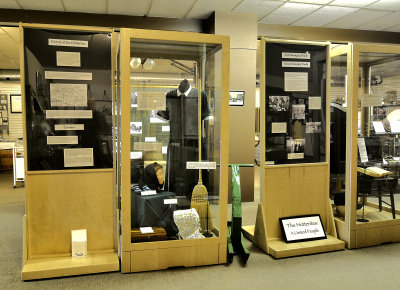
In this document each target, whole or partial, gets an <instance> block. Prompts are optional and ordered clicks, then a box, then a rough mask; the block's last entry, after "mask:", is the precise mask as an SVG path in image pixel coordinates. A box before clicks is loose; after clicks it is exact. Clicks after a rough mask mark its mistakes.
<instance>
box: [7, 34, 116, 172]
mask: <svg viewBox="0 0 400 290" xmlns="http://www.w3.org/2000/svg"><path fill="white" fill-rule="evenodd" d="M24 45H25V48H24V50H25V84H24V85H25V92H26V100H25V102H26V124H27V128H28V130H27V144H28V146H27V147H28V148H27V153H28V154H27V156H28V170H60V169H77V168H112V167H113V158H112V150H113V135H112V110H113V109H112V108H113V107H112V87H111V84H112V82H111V34H106V33H91V32H84V33H79V32H71V31H69V32H67V31H56V30H42V29H29V28H25V29H24ZM3 109H4V108H3Z"/></svg>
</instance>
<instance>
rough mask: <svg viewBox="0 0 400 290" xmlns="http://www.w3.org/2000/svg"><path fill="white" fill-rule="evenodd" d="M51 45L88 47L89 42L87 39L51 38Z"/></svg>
mask: <svg viewBox="0 0 400 290" xmlns="http://www.w3.org/2000/svg"><path fill="white" fill-rule="evenodd" d="M49 45H51V46H68V47H88V42H87V41H86V40H74V39H54V38H49Z"/></svg>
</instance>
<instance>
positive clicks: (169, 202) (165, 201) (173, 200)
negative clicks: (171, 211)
mask: <svg viewBox="0 0 400 290" xmlns="http://www.w3.org/2000/svg"><path fill="white" fill-rule="evenodd" d="M164 204H178V199H177V198H168V199H164Z"/></svg>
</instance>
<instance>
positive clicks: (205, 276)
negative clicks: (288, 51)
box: [0, 173, 400, 290]
mask: <svg viewBox="0 0 400 290" xmlns="http://www.w3.org/2000/svg"><path fill="white" fill-rule="evenodd" d="M23 191H24V190H23V188H16V189H13V188H12V175H10V174H4V173H0V289H227V290H229V289H399V288H400V275H399V269H400V244H388V245H382V246H376V247H370V248H364V249H358V250H351V251H350V250H344V251H339V252H332V253H325V254H318V255H310V256H303V257H296V258H288V259H281V260H274V259H273V258H271V257H270V256H268V255H266V254H264V253H263V252H261V251H260V250H258V249H257V248H256V247H254V246H252V245H250V246H249V249H250V252H251V255H250V258H249V261H248V263H247V265H246V266H243V265H242V264H241V263H240V262H239V259H238V258H237V257H235V258H234V261H233V263H232V264H230V265H217V266H207V267H195V268H175V269H168V270H163V271H154V272H147V273H135V274H121V273H118V272H116V273H106V274H97V275H86V276H78V277H68V278H56V279H47V280H40V281H30V282H21V280H20V271H21V267H22V265H21V263H22V262H21V260H22V258H21V256H22V216H23V214H24V211H25V210H24V193H23ZM244 208H245V210H244V211H243V214H244V215H245V217H244V218H245V220H247V221H248V220H251V219H252V215H255V213H254V212H253V210H252V209H254V208H255V207H254V206H253V205H252V204H246V205H244Z"/></svg>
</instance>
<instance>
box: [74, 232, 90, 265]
mask: <svg viewBox="0 0 400 290" xmlns="http://www.w3.org/2000/svg"><path fill="white" fill-rule="evenodd" d="M71 250H72V253H71V254H72V257H74V258H80V257H86V256H87V233H86V229H81V230H72V231H71Z"/></svg>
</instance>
